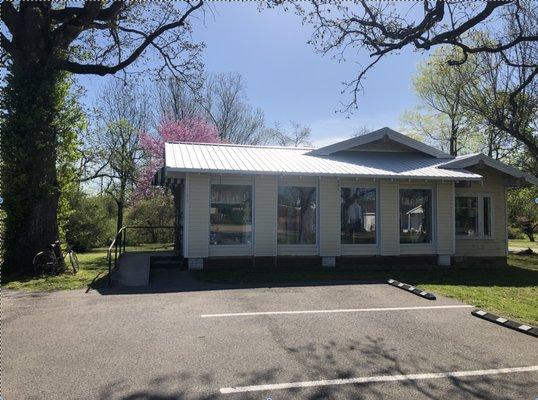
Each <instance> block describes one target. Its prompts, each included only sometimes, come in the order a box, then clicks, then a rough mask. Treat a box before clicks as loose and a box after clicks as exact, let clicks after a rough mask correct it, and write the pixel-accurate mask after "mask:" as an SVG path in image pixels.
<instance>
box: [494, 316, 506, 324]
mask: <svg viewBox="0 0 538 400" xmlns="http://www.w3.org/2000/svg"><path fill="white" fill-rule="evenodd" d="M495 321H497V322H500V323H501V324H504V323H505V322H506V321H508V320H507V319H506V318H503V317H499V318H497V319H496V320H495Z"/></svg>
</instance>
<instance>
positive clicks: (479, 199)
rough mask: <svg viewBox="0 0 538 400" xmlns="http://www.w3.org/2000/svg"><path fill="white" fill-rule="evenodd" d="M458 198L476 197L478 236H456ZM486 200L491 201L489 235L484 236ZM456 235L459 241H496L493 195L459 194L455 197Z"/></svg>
mask: <svg viewBox="0 0 538 400" xmlns="http://www.w3.org/2000/svg"><path fill="white" fill-rule="evenodd" d="M457 197H474V198H476V199H477V209H478V233H477V234H476V235H473V236H470V235H458V234H456V233H455V232H456V198H457ZM484 198H488V199H489V215H488V220H489V221H488V222H489V232H490V233H489V235H485V234H484ZM454 235H455V237H456V239H458V240H490V239H495V235H494V234H493V196H492V194H491V193H476V192H473V193H457V194H455V195H454Z"/></svg>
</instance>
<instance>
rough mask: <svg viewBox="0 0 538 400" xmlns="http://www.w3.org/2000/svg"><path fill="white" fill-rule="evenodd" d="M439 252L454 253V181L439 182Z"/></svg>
mask: <svg viewBox="0 0 538 400" xmlns="http://www.w3.org/2000/svg"><path fill="white" fill-rule="evenodd" d="M436 225H437V254H454V251H455V243H454V182H438V183H437V224H436Z"/></svg>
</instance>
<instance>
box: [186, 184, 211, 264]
mask: <svg viewBox="0 0 538 400" xmlns="http://www.w3.org/2000/svg"><path fill="white" fill-rule="evenodd" d="M186 189H187V201H186V205H185V206H186V214H187V215H186V218H187V252H186V257H189V258H202V257H207V256H208V255H209V254H208V246H209V176H208V175H204V174H188V175H187V187H186Z"/></svg>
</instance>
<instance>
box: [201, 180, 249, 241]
mask: <svg viewBox="0 0 538 400" xmlns="http://www.w3.org/2000/svg"><path fill="white" fill-rule="evenodd" d="M210 223H211V227H210V232H209V243H210V244H213V245H221V244H222V245H227V244H250V243H251V242H252V187H251V186H250V185H211V212H210Z"/></svg>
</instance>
